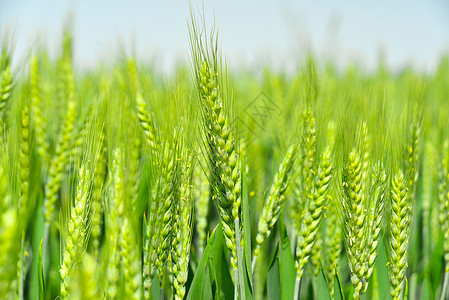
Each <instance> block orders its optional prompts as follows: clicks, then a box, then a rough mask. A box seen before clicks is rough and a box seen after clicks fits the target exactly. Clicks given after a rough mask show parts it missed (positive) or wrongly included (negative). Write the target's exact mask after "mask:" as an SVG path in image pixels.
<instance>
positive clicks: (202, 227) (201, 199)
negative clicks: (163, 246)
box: [193, 154, 210, 257]
mask: <svg viewBox="0 0 449 300" xmlns="http://www.w3.org/2000/svg"><path fill="white" fill-rule="evenodd" d="M198 157H199V159H200V162H199V163H196V164H195V165H194V173H193V191H194V201H195V221H196V227H195V228H196V232H197V238H196V243H195V246H196V249H197V252H198V257H201V255H202V253H203V251H204V248H205V247H206V237H207V226H208V222H207V216H208V214H209V200H210V185H209V181H208V177H209V176H208V175H207V174H206V173H208V172H209V170H208V168H207V165H206V164H207V162H206V161H205V160H204V159H203V156H202V155H201V154H199V156H198Z"/></svg>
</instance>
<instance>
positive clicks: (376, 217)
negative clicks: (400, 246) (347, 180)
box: [362, 162, 387, 293]
mask: <svg viewBox="0 0 449 300" xmlns="http://www.w3.org/2000/svg"><path fill="white" fill-rule="evenodd" d="M371 182H372V186H371V189H370V192H369V196H368V197H369V203H368V213H369V215H368V223H367V226H366V229H365V231H366V235H367V237H368V242H367V249H368V251H369V253H368V268H367V270H366V274H365V281H364V285H363V290H362V293H365V292H366V290H367V288H368V280H369V278H370V277H371V274H372V272H373V270H374V263H375V261H376V258H377V246H378V245H379V241H380V233H381V230H382V224H383V221H384V208H385V198H386V194H385V193H386V188H387V175H386V173H385V170H384V168H383V165H382V163H381V162H378V163H377V164H376V165H375V166H374V167H373V173H372V178H371Z"/></svg>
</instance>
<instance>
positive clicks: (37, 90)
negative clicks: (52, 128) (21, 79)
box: [30, 56, 49, 169]
mask: <svg viewBox="0 0 449 300" xmlns="http://www.w3.org/2000/svg"><path fill="white" fill-rule="evenodd" d="M41 84H42V82H41V77H40V74H39V67H38V62H37V58H36V57H35V56H33V57H32V58H31V60H30V85H31V87H30V89H31V109H30V111H31V124H32V126H33V129H34V133H35V140H36V148H37V152H38V154H39V156H40V158H41V159H42V162H43V163H42V164H43V166H42V167H43V168H44V169H46V168H48V164H49V155H48V149H49V145H48V141H47V137H46V134H45V123H44V119H43V117H42V107H41V102H42V91H41Z"/></svg>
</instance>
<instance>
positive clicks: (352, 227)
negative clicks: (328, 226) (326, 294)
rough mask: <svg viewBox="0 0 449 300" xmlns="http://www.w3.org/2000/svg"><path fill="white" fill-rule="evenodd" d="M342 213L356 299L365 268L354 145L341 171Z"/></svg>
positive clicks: (362, 208) (358, 167)
mask: <svg viewBox="0 0 449 300" xmlns="http://www.w3.org/2000/svg"><path fill="white" fill-rule="evenodd" d="M343 191H344V197H343V203H342V204H343V205H342V209H343V214H344V221H343V222H344V229H345V245H346V251H347V254H348V263H349V269H350V272H351V282H352V285H353V286H354V294H353V297H354V299H360V297H361V295H362V290H363V285H364V278H365V277H364V275H365V272H366V270H367V269H368V263H367V257H366V255H367V251H366V240H367V239H366V236H365V230H364V224H365V222H366V220H365V218H366V214H365V209H366V207H365V205H364V203H363V199H364V197H363V191H362V162H361V158H360V155H359V153H358V152H357V150H356V149H355V148H354V149H353V150H352V151H351V153H350V154H349V157H348V161H347V163H346V166H345V169H344V171H343Z"/></svg>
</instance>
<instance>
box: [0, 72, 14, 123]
mask: <svg viewBox="0 0 449 300" xmlns="http://www.w3.org/2000/svg"><path fill="white" fill-rule="evenodd" d="M0 71H1V73H0V120H2V121H3V119H4V114H5V108H6V105H7V104H8V100H9V98H11V90H12V82H13V80H12V74H11V69H10V67H7V68H6V69H5V70H0Z"/></svg>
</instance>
